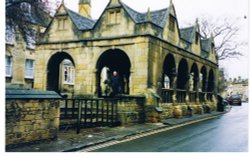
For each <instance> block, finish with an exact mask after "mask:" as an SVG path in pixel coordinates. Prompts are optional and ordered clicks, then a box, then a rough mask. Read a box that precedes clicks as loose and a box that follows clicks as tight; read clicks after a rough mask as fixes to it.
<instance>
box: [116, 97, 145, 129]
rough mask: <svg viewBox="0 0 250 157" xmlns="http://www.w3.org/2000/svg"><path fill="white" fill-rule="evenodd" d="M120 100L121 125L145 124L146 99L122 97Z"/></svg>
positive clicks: (119, 114)
mask: <svg viewBox="0 0 250 157" xmlns="http://www.w3.org/2000/svg"><path fill="white" fill-rule="evenodd" d="M118 98H119V101H118V120H119V121H120V122H121V125H128V124H131V123H143V122H145V112H144V101H145V97H140V96H120V97H118Z"/></svg>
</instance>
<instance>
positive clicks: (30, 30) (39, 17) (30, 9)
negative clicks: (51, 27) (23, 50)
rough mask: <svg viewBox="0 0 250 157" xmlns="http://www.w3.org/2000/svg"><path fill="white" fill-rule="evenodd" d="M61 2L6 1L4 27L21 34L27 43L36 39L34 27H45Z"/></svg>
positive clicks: (36, 0) (45, 0)
mask: <svg viewBox="0 0 250 157" xmlns="http://www.w3.org/2000/svg"><path fill="white" fill-rule="evenodd" d="M60 2H61V0H53V1H51V0H6V1H5V5H6V25H8V26H11V27H12V28H14V29H15V30H16V29H18V31H19V32H20V33H21V34H22V36H23V38H24V40H25V41H26V42H28V40H29V39H30V38H34V37H36V33H37V30H36V29H34V25H39V26H44V27H46V26H47V25H48V23H49V21H50V16H51V15H52V14H53V12H54V10H55V9H56V7H57V6H58V4H59V3H60Z"/></svg>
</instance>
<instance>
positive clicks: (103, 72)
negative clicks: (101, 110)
mask: <svg viewBox="0 0 250 157" xmlns="http://www.w3.org/2000/svg"><path fill="white" fill-rule="evenodd" d="M130 68H131V63H130V60H129V57H128V56H127V54H126V53H125V52H123V51H122V50H119V49H114V50H107V51H105V52H104V53H103V54H102V55H101V56H100V57H99V59H98V61H97V68H96V69H97V74H96V75H97V76H96V78H97V79H96V83H97V84H96V86H97V93H98V96H109V95H110V94H112V93H110V92H109V89H111V84H110V83H111V81H112V74H113V73H114V72H115V71H116V72H117V75H118V78H119V85H118V86H119V88H118V89H119V91H118V94H129V78H130Z"/></svg>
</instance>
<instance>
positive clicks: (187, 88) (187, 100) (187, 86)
mask: <svg viewBox="0 0 250 157" xmlns="http://www.w3.org/2000/svg"><path fill="white" fill-rule="evenodd" d="M190 75H191V74H189V75H188V76H186V77H187V79H186V80H187V82H186V90H187V91H186V97H185V102H186V103H188V102H189V93H190V83H189V81H190V78H191V76H190Z"/></svg>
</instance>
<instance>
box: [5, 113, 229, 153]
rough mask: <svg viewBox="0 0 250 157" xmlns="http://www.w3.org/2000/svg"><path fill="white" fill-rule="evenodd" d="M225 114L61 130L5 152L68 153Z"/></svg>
mask: <svg viewBox="0 0 250 157" xmlns="http://www.w3.org/2000/svg"><path fill="white" fill-rule="evenodd" d="M224 113H226V112H212V113H210V114H202V115H194V116H192V117H185V118H181V119H175V118H171V119H165V120H162V123H158V124H134V125H131V126H121V127H99V128H89V129H81V132H80V134H76V130H65V131H63V130H61V131H60V132H59V135H58V138H57V139H56V140H51V141H43V142H37V143H33V144H26V145H22V146H19V147H16V148H8V149H7V150H6V152H70V151H76V150H79V149H82V148H87V147H89V146H93V145H96V144H101V143H105V142H109V141H115V140H122V139H124V138H126V137H130V136H133V135H138V134H143V133H148V132H151V131H154V130H158V129H162V128H167V127H169V128H170V127H173V126H177V125H181V124H185V123H192V122H193V123H195V122H198V121H204V120H207V119H211V118H215V117H216V116H220V115H222V114H224Z"/></svg>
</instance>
